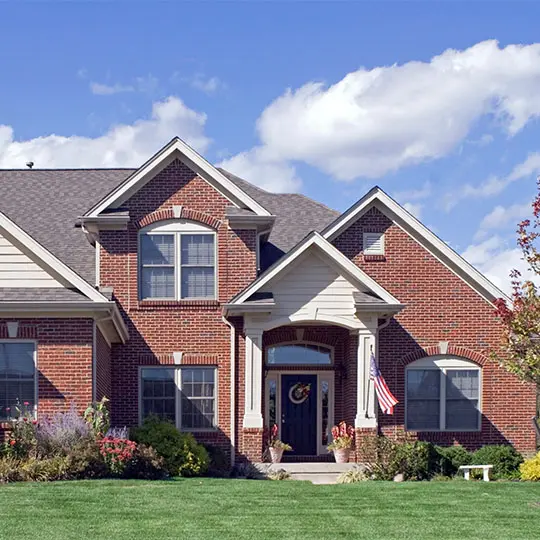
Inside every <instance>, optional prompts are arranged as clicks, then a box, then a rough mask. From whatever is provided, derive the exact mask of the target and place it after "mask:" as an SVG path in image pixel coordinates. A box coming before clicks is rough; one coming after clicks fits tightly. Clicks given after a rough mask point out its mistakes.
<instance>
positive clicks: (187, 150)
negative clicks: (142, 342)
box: [85, 137, 271, 217]
mask: <svg viewBox="0 0 540 540" xmlns="http://www.w3.org/2000/svg"><path fill="white" fill-rule="evenodd" d="M175 157H177V158H178V159H180V161H182V162H183V163H185V164H186V165H187V166H188V167H190V168H193V170H194V172H196V173H197V174H200V176H201V177H202V178H203V179H204V180H206V181H207V182H209V183H210V184H211V185H212V186H213V187H214V188H216V189H217V190H218V191H220V193H221V194H222V195H223V196H225V197H226V198H227V199H229V200H230V201H231V202H232V203H233V204H235V205H236V206H238V207H246V208H248V209H249V210H252V211H253V212H255V213H256V214H257V215H259V216H269V215H271V214H270V212H268V210H266V209H265V208H263V207H262V206H261V205H260V204H259V203H258V202H257V201H255V200H254V199H253V198H252V197H250V196H249V195H248V194H247V193H246V192H245V191H243V190H241V189H240V188H239V187H238V186H237V185H236V184H234V183H233V182H232V181H231V180H229V179H228V178H227V177H226V176H225V175H224V174H223V173H221V172H219V171H218V170H217V169H216V168H215V167H214V166H213V165H211V164H210V163H208V161H206V159H204V158H203V157H202V156H201V155H200V154H198V153H197V152H196V151H195V150H193V148H191V147H190V146H188V145H187V144H186V143H185V142H184V141H182V140H181V139H180V138H179V137H175V138H174V139H172V140H171V141H170V142H169V143H168V144H167V145H165V146H164V147H163V148H162V149H161V150H159V151H158V152H157V153H156V154H155V155H154V156H152V157H151V158H150V159H149V160H148V161H147V162H146V163H144V164H143V165H142V166H141V167H140V168H139V169H138V170H137V171H136V172H134V173H133V174H132V175H131V176H130V177H129V178H128V179H127V180H126V181H124V182H123V183H122V184H120V185H119V186H118V187H117V188H116V189H115V190H114V191H113V192H112V193H110V194H109V195H108V196H107V197H105V198H104V199H102V200H101V201H100V202H99V203H98V204H96V205H95V206H94V207H93V208H92V209H91V210H90V211H89V212H87V213H86V214H85V217H97V216H98V215H99V214H100V213H101V212H103V211H104V210H106V209H107V208H109V207H115V206H118V205H120V204H121V203H122V202H123V201H125V200H126V199H127V198H129V197H130V196H132V195H133V194H134V193H136V192H137V191H138V190H139V189H141V187H142V186H144V185H145V184H146V183H147V182H148V181H150V179H151V178H153V177H154V176H155V175H156V174H157V172H159V170H160V169H161V168H163V165H164V164H165V165H168V164H169V163H171V162H172V160H173V159H174V158H175Z"/></svg>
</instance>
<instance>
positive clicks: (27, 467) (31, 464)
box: [20, 456, 70, 482]
mask: <svg viewBox="0 0 540 540" xmlns="http://www.w3.org/2000/svg"><path fill="white" fill-rule="evenodd" d="M20 469H21V472H22V475H23V480H26V481H30V482H53V481H55V480H66V479H68V478H70V470H69V469H70V467H69V458H68V457H67V456H55V457H51V458H46V459H38V458H28V459H26V460H24V461H23V462H21V464H20Z"/></svg>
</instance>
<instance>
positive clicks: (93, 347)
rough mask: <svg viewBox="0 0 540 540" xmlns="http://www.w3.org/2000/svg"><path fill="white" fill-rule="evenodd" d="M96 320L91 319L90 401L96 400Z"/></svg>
mask: <svg viewBox="0 0 540 540" xmlns="http://www.w3.org/2000/svg"><path fill="white" fill-rule="evenodd" d="M96 326H97V325H96V321H92V401H96V386H97V384H96V378H97V350H96V347H97V327H96Z"/></svg>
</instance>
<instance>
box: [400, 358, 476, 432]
mask: <svg viewBox="0 0 540 540" xmlns="http://www.w3.org/2000/svg"><path fill="white" fill-rule="evenodd" d="M481 390H482V370H481V368H480V367H479V366H478V365H477V364H475V363H473V362H471V361H469V360H465V359H464V358H455V357H449V356H433V357H429V358H422V359H421V360H417V361H416V362H413V363H411V364H409V365H408V366H407V368H406V426H407V429H409V430H414V431H477V430H479V429H480V419H481V413H480V411H481V401H480V400H481Z"/></svg>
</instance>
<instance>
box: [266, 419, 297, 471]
mask: <svg viewBox="0 0 540 540" xmlns="http://www.w3.org/2000/svg"><path fill="white" fill-rule="evenodd" d="M291 450H292V446H291V445H290V444H287V443H284V442H283V441H281V440H280V439H278V427H277V425H276V424H274V425H273V426H272V429H271V430H270V438H269V440H268V451H269V452H270V460H271V461H272V463H280V462H281V458H282V457H283V452H285V451H286V452H290V451H291Z"/></svg>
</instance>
